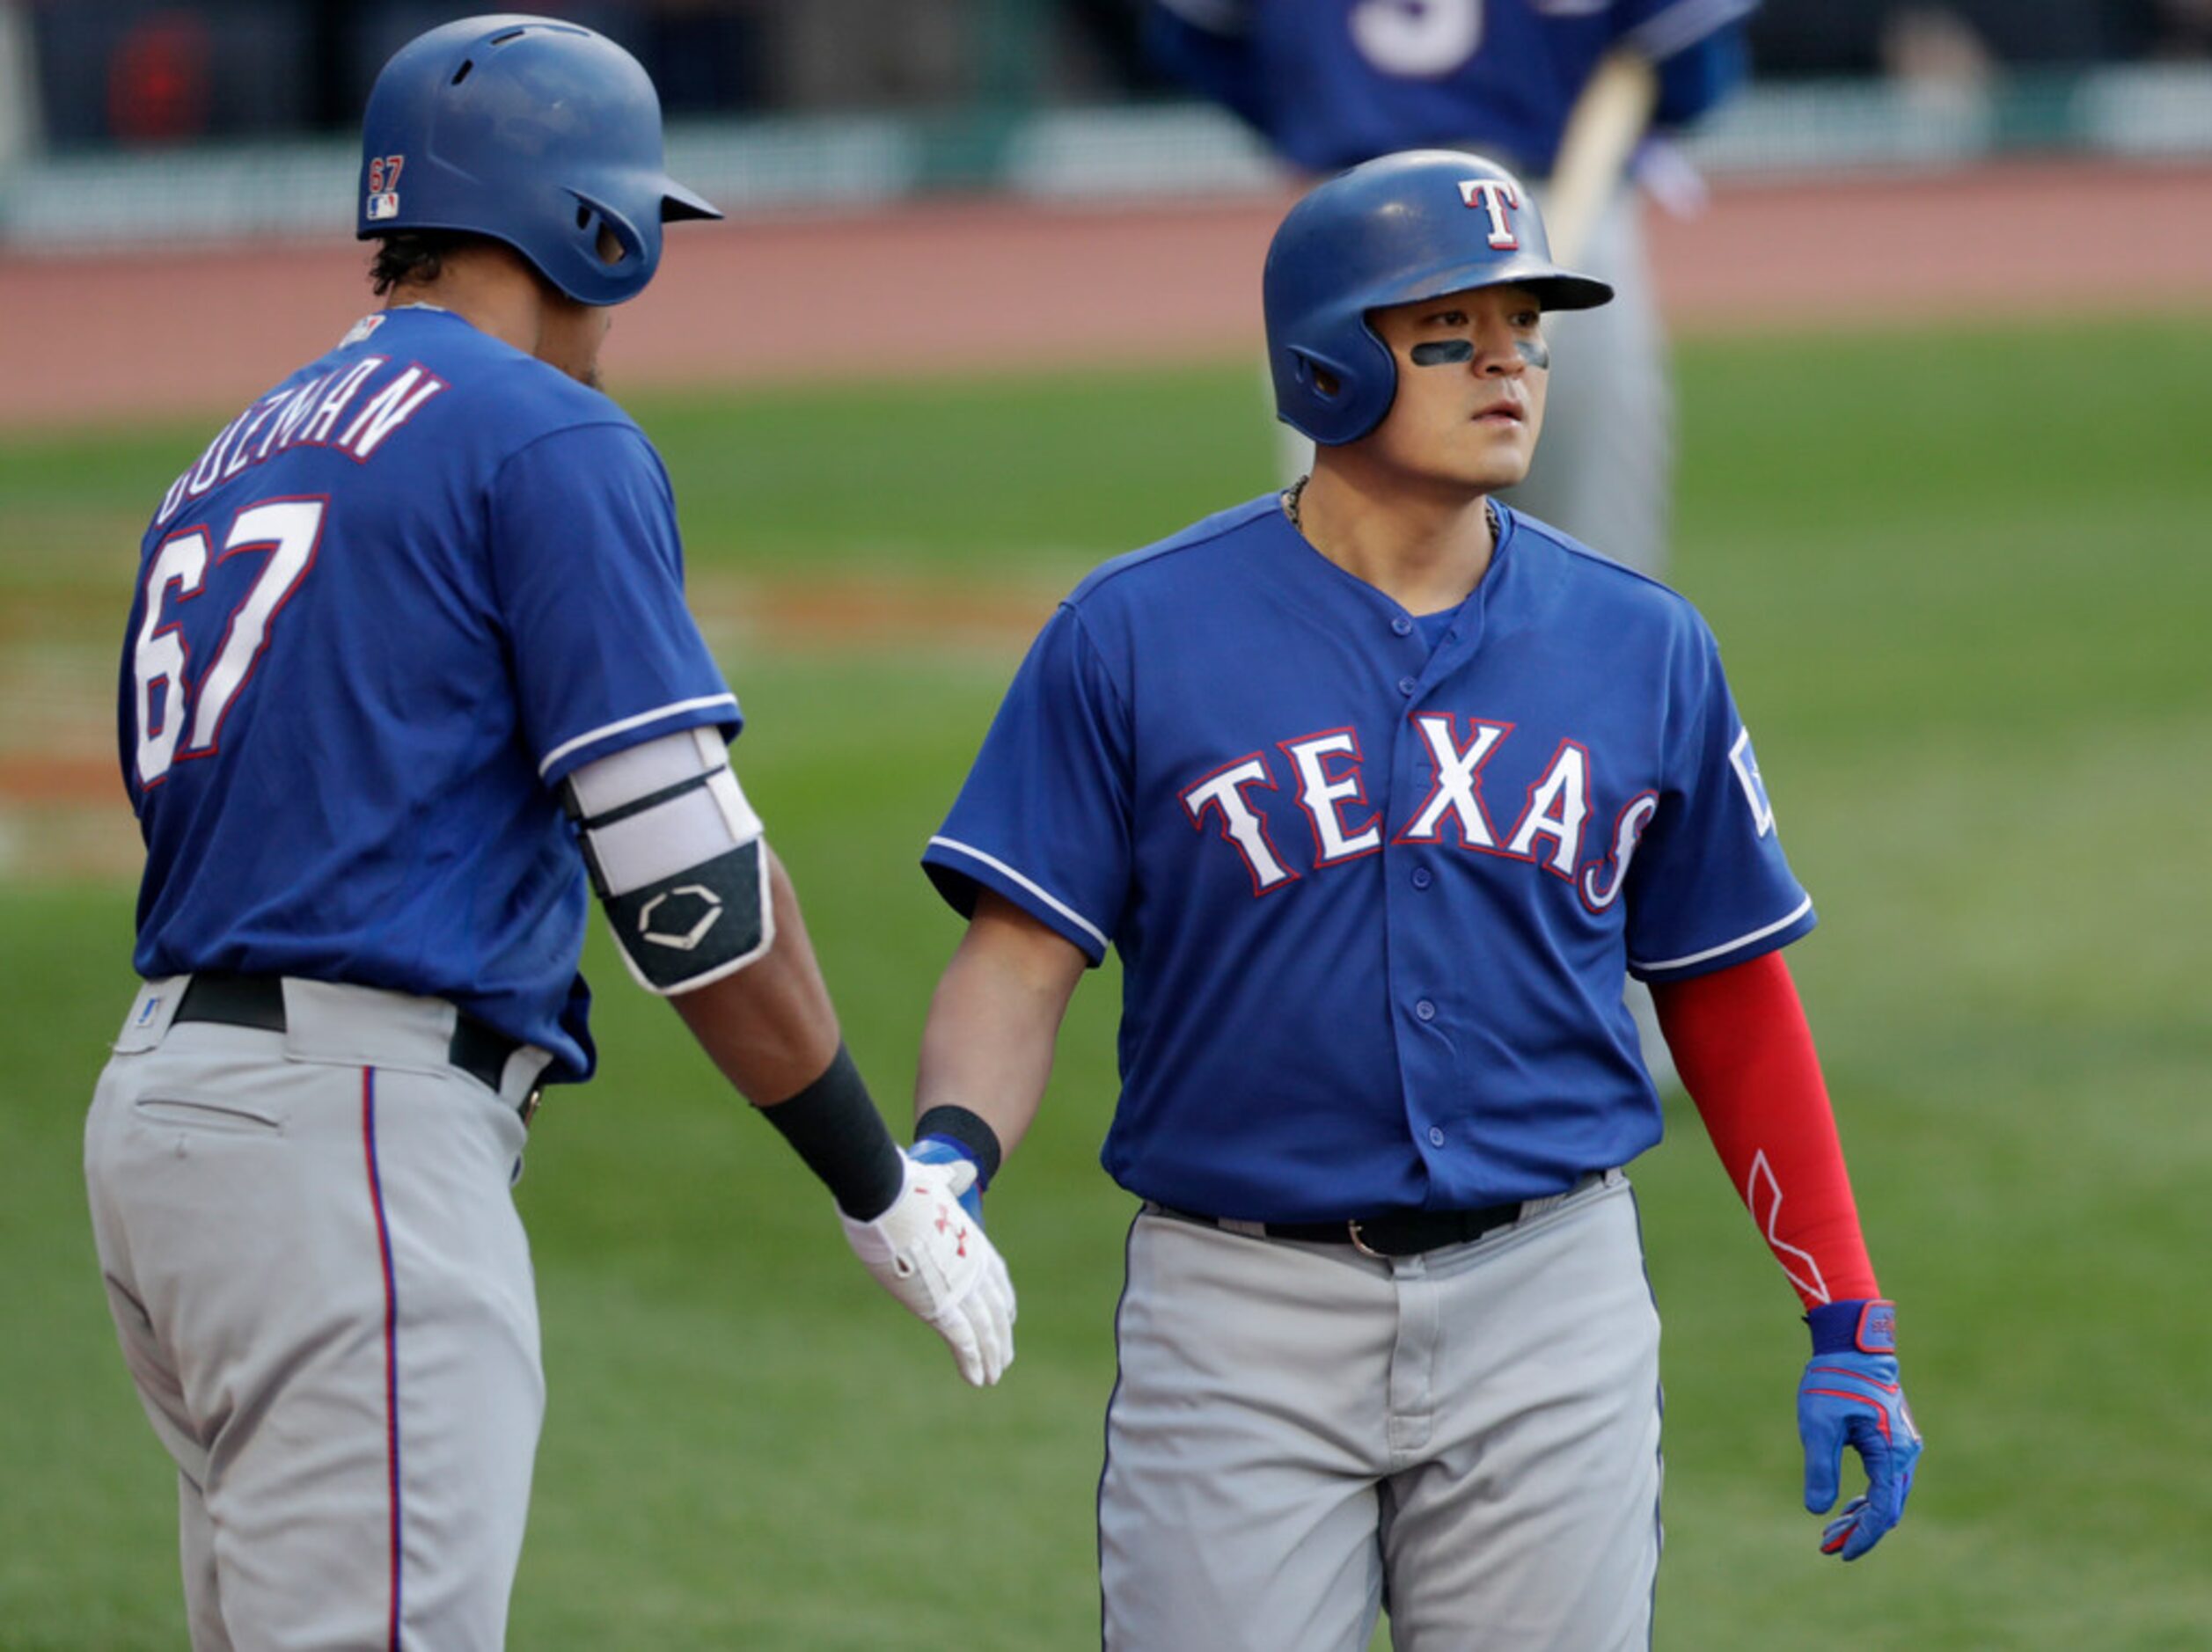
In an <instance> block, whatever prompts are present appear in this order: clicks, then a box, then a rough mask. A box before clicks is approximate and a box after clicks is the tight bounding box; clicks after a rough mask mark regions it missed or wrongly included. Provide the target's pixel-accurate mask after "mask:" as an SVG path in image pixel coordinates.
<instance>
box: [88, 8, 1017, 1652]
mask: <svg viewBox="0 0 2212 1652" xmlns="http://www.w3.org/2000/svg"><path fill="white" fill-rule="evenodd" d="M363 138H364V143H363V169H362V178H361V194H360V200H359V203H358V210H359V215H360V216H359V230H360V234H361V235H362V236H363V238H374V239H376V240H377V241H378V243H379V245H378V250H377V255H376V261H375V266H374V270H373V274H374V279H375V283H376V287H377V291H378V292H379V293H381V294H385V295H387V299H388V302H387V305H386V307H385V308H384V309H383V310H381V311H378V312H377V313H375V314H372V315H370V317H368V318H366V319H364V320H363V321H362V322H360V323H359V324H358V325H355V327H354V328H353V329H352V331H351V332H349V333H347V334H346V336H345V337H344V338H343V339H342V340H341V341H340V342H339V344H338V346H337V347H336V348H335V349H333V350H332V351H331V352H330V353H329V354H328V355H325V356H323V357H321V358H320V359H319V360H317V361H314V362H310V363H309V364H308V365H306V366H304V367H303V368H301V369H299V370H298V371H297V372H296V373H294V374H292V375H291V376H289V377H288V378H286V379H285V380H283V381H282V383H281V384H278V385H277V386H276V387H275V388H274V389H273V390H271V391H269V392H268V393H267V395H265V396H262V397H260V398H257V399H256V400H255V401H254V402H253V403H252V405H250V406H247V407H245V409H243V410H242V411H241V412H240V413H238V416H237V417H236V418H235V419H233V420H231V422H230V423H229V424H227V425H225V426H224V427H223V429H222V430H221V431H220V432H219V433H217V435H216V437H215V439H214V440H213V441H211V442H209V444H208V446H207V449H206V450H205V451H204V452H203V453H202V454H201V456H200V457H199V458H198V459H197V460H196V461H195V462H194V464H191V465H189V466H188V467H187V469H186V470H185V471H184V472H183V473H182V474H181V475H179V477H178V479H177V480H176V482H175V484H174V485H173V486H172V487H171V488H170V489H169V491H168V493H167V495H166V496H165V498H164V499H163V500H162V501H161V502H160V504H159V506H158V507H157V509H156V510H155V512H154V515H153V520H152V523H151V525H150V527H149V528H148V530H147V532H146V535H145V539H144V545H143V553H142V559H141V565H140V573H139V579H138V586H137V591H136V598H135V600H134V602H133V604H132V608H131V614H130V622H129V629H128V633H127V635H126V638H125V641H124V647H123V656H122V673H121V730H120V732H121V759H122V768H123V776H124V779H125V783H126V784H127V786H128V789H129V793H130V798H131V802H132V804H133V806H134V807H135V808H136V811H137V814H138V817H139V821H140V824H141V827H142V829H143V836H144V838H145V842H146V852H147V857H146V870H145V877H144V882H143V888H142V890H141V894H140V898H139V905H138V933H137V945H136V954H135V955H134V959H133V961H134V963H135V964H136V969H137V973H138V974H139V975H140V976H142V977H143V983H144V984H143V986H142V987H141V989H140V990H139V991H138V993H137V996H136V1000H135V1002H134V1003H133V1004H132V1005H131V1008H130V1011H129V1013H128V1016H127V1017H126V1018H125V1020H124V1023H123V1027H122V1030H121V1034H120V1035H119V1037H118V1038H117V1040H116V1042H115V1046H114V1056H113V1058H112V1059H111V1060H110V1061H109V1063H108V1064H107V1066H106V1071H105V1072H104V1073H103V1074H102V1076H101V1078H100V1080H99V1086H98V1089H97V1091H96V1093H95V1095H94V1098H93V1100H92V1109H91V1114H90V1117H89V1120H88V1123H87V1127H86V1137H85V1168H86V1177H87V1181H88V1185H89V1188H90V1194H91V1202H92V1223H93V1231H94V1236H95V1239H96V1243H97V1246H98V1251H99V1262H100V1268H101V1271H102V1274H103V1275H104V1276H105V1279H106V1286H107V1293H108V1300H109V1304H110V1305H111V1307H112V1309H113V1311H114V1320H115V1326H116V1329H117V1332H118V1334H119V1335H120V1337H121V1343H122V1349H123V1355H124V1358H125V1360H126V1362H127V1363H128V1366H129V1369H130V1371H131V1374H132V1376H133V1378H135V1379H136V1384H137V1386H138V1391H139V1394H140V1398H141V1399H142V1400H143V1402H144V1406H145V1409H146V1412H147V1414H148V1416H149V1417H150V1419H151V1421H152V1422H153V1426H154V1429H155V1432H156V1433H157V1435H158V1436H160V1438H161V1440H162V1442H163V1444H165V1445H166V1446H167V1448H168V1450H169V1451H170V1453H171V1455H172V1457H173V1458H175V1460H176V1464H177V1469H178V1502H179V1515H180V1524H181V1550H182V1560H183V1568H184V1582H185V1595H186V1602H187V1612H188V1615H189V1619H190V1624H191V1633H192V1641H193V1645H194V1647H195V1648H200V1652H209V1649H210V1648H231V1647H238V1648H249V1647H250V1648H275V1647H285V1648H311V1647H315V1648H339V1647H344V1648H364V1647H371V1646H374V1647H388V1648H392V1652H398V1648H400V1647H402V1646H406V1647H411V1648H412V1647H425V1648H428V1647H435V1648H439V1649H440V1652H447V1649H449V1648H462V1649H468V1652H474V1649H478V1648H496V1647H498V1646H500V1645H501V1644H502V1640H503V1637H504V1634H505V1625H506V1616H507V1606H508V1598H509V1590H510V1588H511V1585H512V1581H513V1577H514V1572H515V1568H516V1561H517V1558H518V1555H519V1553H520V1549H521V1545H522V1538H523V1529H524V1516H525V1512H526V1509H527V1505H528V1502H529V1494H530V1477H531V1460H532V1457H533V1454H534V1452H535V1449H536V1444H537V1438H538V1425H539V1420H540V1417H541V1415H542V1413H543V1408H544V1383H543V1378H542V1375H541V1371H540V1365H539V1349H538V1319H537V1309H536V1305H535V1301H534V1291H533V1286H532V1281H531V1263H530V1256H529V1252H528V1249H527V1246H526V1242H525V1239H524V1233H523V1231H522V1228H521V1226H520V1224H519V1223H518V1221H517V1219H516V1211H515V1208H514V1204H513V1201H512V1198H511V1196H510V1194H509V1188H510V1185H511V1182H512V1180H513V1178H514V1177H515V1176H516V1174H518V1173H519V1172H520V1168H521V1159H520V1155H521V1153H522V1151H523V1146H524V1130H525V1128H526V1126H527V1125H528V1124H529V1122H530V1119H531V1112H532V1109H533V1107H534V1106H535V1101H536V1098H537V1095H538V1086H539V1085H540V1084H541V1083H543V1082H546V1081H548V1080H550V1081H555V1082H568V1083H575V1082H580V1081H582V1079H584V1078H588V1077H589V1076H590V1073H591V1071H592V1068H593V1064H594V1056H593V1047H592V1042H591V1038H590V1031H589V1028H588V1025H587V1019H586V1018H587V1011H588V1008H589V1005H590V993H589V992H588V990H586V988H585V985H584V983H583V982H582V979H581V978H580V977H579V976H578V975H577V973H576V964H577V958H578V955H579V952H580V950H581V947H582V939H583V930H584V922H585V917H586V910H587V905H588V901H589V898H590V892H593V891H596V893H597V896H598V898H599V900H600V902H601V903H602V904H604V907H605V910H606V912H607V915H608V918H609V920H610V922H611V924H612V928H613V932H614V934H615V938H616V939H617V941H618V942H619V944H620V947H621V948H622V951H623V954H624V957H625V959H626V962H627V964H628V967H629V970H630V973H631V974H632V975H634V976H635V977H636V979H637V981H638V983H640V984H641V986H643V987H644V988H645V989H646V990H648V991H650V992H654V993H658V994H663V995H666V996H667V997H668V998H669V999H670V1003H671V1004H672V1005H674V1006H675V1008H676V1011H677V1012H678V1014H679V1015H680V1016H681V1017H682V1019H683V1020H684V1021H685V1024H686V1025H687V1026H688V1027H689V1028H690V1029H691V1031H692V1034H693V1035H694V1036H695V1037H696V1038H697V1039H698V1041H699V1043H700V1044H701V1045H702V1046H703V1047H704V1048H705V1049H706V1050H707V1053H708V1054H709V1055H710V1056H712V1057H713V1059H714V1062H715V1063H716V1064H717V1065H718V1066H719V1067H720V1068H721V1071H723V1072H724V1073H725V1074H727V1075H728V1077H729V1079H730V1080H731V1082H732V1083H733V1084H734V1085H736V1087H737V1088H738V1089H739V1090H740V1091H742V1092H743V1093H744V1094H745V1095H746V1096H748V1097H750V1098H751V1100H753V1101H754V1102H755V1103H757V1104H759V1105H760V1106H761V1107H762V1110H763V1111H764V1112H765V1115H766V1116H767V1117H768V1118H769V1120H770V1121H771V1122H773V1123H774V1124H775V1125H776V1126H777V1127H778V1128H779V1129H780V1130H781V1131H782V1132H783V1133H784V1134H785V1135H786V1136H787V1137H788V1138H789V1139H790V1141H791V1143H792V1144H793V1145H794V1146H795V1148H796V1149H797V1151H798V1152H799V1153H800V1155H801V1157H802V1159H804V1160H805V1162H806V1163H807V1164H808V1165H809V1166H811V1167H812V1168H813V1169H814V1170H815V1171H816V1172H817V1173H818V1174H819V1175H820V1176H821V1178H822V1179H823V1181H824V1182H825V1183H827V1184H828V1186H829V1188H831V1192H832V1193H833V1194H834V1195H835V1198H836V1202H837V1204H838V1207H839V1212H840V1215H841V1217H842V1220H843V1224H844V1226H845V1229H846V1234H847V1236H848V1238H849V1239H850V1240H851V1242H852V1244H853V1248H854V1250H855V1251H856V1252H857V1253H858V1254H860V1256H861V1260H862V1261H864V1262H865V1263H866V1264H867V1266H868V1268H869V1269H870V1271H871V1272H873V1273H874V1274H875V1276H876V1277H877V1278H878V1279H879V1280H881V1281H882V1282H883V1283H884V1285H885V1286H886V1287H887V1288H889V1289H890V1290H891V1291H892V1293H893V1294H894V1295H895V1296H896V1297H897V1298H898V1299H899V1300H900V1301H901V1302H902V1303H904V1304H905V1305H906V1306H907V1307H909V1308H911V1309H912V1311H913V1312H915V1313H916V1314H918V1315H919V1316H920V1317H922V1318H923V1319H926V1320H927V1321H928V1322H929V1323H930V1324H931V1325H932V1326H933V1327H934V1328H935V1329H936V1330H937V1331H938V1332H939V1333H940V1334H941V1335H942V1336H943V1337H944V1339H945V1341H947V1343H948V1344H949V1345H950V1347H951V1349H952V1350H953V1352H954V1355H955V1356H956V1360H957V1363H958V1365H959V1368H960V1371H961V1372H962V1374H963V1376H964V1377H965V1378H967V1379H968V1380H969V1381H970V1382H971V1383H978V1384H981V1383H990V1382H995V1381H996V1380H997V1379H998V1378H999V1375H1000V1372H1001V1371H1003V1370H1004V1368H1005V1366H1006V1364H1007V1361H1008V1360H1009V1359H1011V1357H1012V1355H1013V1343H1012V1334H1011V1320H1012V1318H1013V1311H1014V1304H1013V1297H1012V1293H1011V1290H1010V1289H1009V1288H1008V1286H1007V1279H1006V1274H1005V1269H1004V1267H1003V1265H1002V1264H1001V1262H1000V1260H999V1258H998V1256H997V1255H996V1254H995V1252H994V1251H993V1250H992V1246H991V1244H990V1242H989V1240H988V1239H985V1237H984V1235H983V1234H982V1232H980V1230H979V1229H978V1227H977V1226H976V1224H974V1223H973V1222H972V1221H970V1220H968V1219H966V1218H965V1217H964V1216H963V1212H962V1211H961V1210H959V1208H958V1205H957V1199H958V1195H959V1194H960V1193H961V1192H962V1191H963V1187H964V1181H963V1178H964V1177H965V1175H966V1174H967V1171H966V1167H965V1166H964V1165H963V1166H956V1167H952V1168H947V1167H943V1166H934V1167H933V1166H926V1165H923V1164H920V1163H918V1162H916V1161H915V1160H913V1159H909V1158H908V1157H907V1156H906V1155H905V1153H904V1152H903V1151H901V1150H900V1149H899V1148H898V1147H897V1145H896V1144H894V1142H893V1141H892V1139H891V1137H890V1135H889V1133H888V1132H887V1131H886V1129H885V1128H884V1126H883V1121H882V1119H881V1117H880V1116H879V1115H878V1114H877V1113H876V1111H875V1106H874V1104H873V1102H872V1101H871V1100H870V1099H869V1096H868V1091H867V1088H866V1087H865V1085H863V1084H862V1082H861V1078H860V1076H859V1074H858V1073H857V1071H855V1070H854V1067H853V1062H852V1060H851V1058H850V1057H849V1056H847V1055H846V1051H845V1049H844V1046H843V1045H842V1043H841V1042H839V1034H838V1024H837V1020H836V1017H835V1014H834V1012H833V1011H832V1009H831V1004H830V999H829V997H828V994H827V991H826V990H825V989H824V984H823V981H822V977H821V976H820V973H819V972H818V970H817V968H816V964H815V961H814V957H813V954H812V952H811V949H810V947H809V942H808V939H807V933H806V929H805V926H804V925H803V923H802V920H801V917H800V912H799V907H798V903H797V901H796V897H795V895H794V893H793V890H792V886H791V883H790V881H789V880H788V878H787V877H786V875H785V874H784V873H783V871H782V870H781V868H780V865H779V863H778V862H777V859H776V858H775V856H774V854H773V852H771V850H770V848H769V846H768V844H767V842H766V840H765V837H764V836H763V832H762V826H761V822H760V820H759V818H758V815H755V813H754V812H753V808H752V806H751V803H750V802H749V801H748V800H747V799H746V796H745V793H744V792H743V788H742V787H741V786H739V784H738V781H737V778H736V775H735V774H734V773H733V772H732V771H731V769H730V767H729V759H728V754H727V751H726V749H725V748H726V746H727V744H728V742H729V739H730V738H731V737H732V736H734V735H736V732H737V729H738V727H739V725H740V719H739V714H738V709H737V703H736V699H735V698H733V697H732V696H731V694H730V691H729V688H728V687H727V686H726V685H725V684H724V683H723V681H722V679H721V674H720V673H719V671H718V670H717V669H716V667H715V664H714V660H713V659H712V658H711V657H710V655H709V654H708V653H707V648H706V647H705V645H704V643H703V642H702V641H701V640H700V637H699V632H698V629H697V627H696V626H695V625H694V624H693V622H692V618H691V617H690V615H689V613H688V612H687V610H685V605H684V600H683V592H682V582H681V581H682V569H681V552H680V549H679V545H678V536H677V530H676V522H675V515H674V508H673V504H672V501H671V500H670V491H669V484H668V479H667V477H666V475H665V473H664V472H663V470H662V467H661V464H660V461H659V459H658V457H656V454H655V452H654V450H653V449H652V447H651V445H650V444H649V443H648V442H647V441H646V439H645V437H644V435H643V434H642V433H641V431H640V430H639V428H638V427H637V426H636V425H635V424H634V422H632V420H630V419H629V418H628V417H627V416H626V415H625V414H624V413H622V411H621V410H620V409H619V408H618V407H617V406H615V405H614V404H613V403H612V401H610V400H608V399H607V398H605V397H604V396H603V395H601V394H600V393H599V392H598V391H597V389H596V388H593V387H592V385H593V382H594V380H595V378H596V363H597V355H598V350H599V346H600V342H601V340H602V339H603V338H604V334H605V332H606V327H607V322H608V317H609V313H610V307H611V306H612V305H614V304H617V303H621V302H623V301H625V300H626V299H629V298H632V297H634V296H636V295H637V294H638V293H640V292H641V291H642V290H643V289H644V288H645V286H646V284H647V283H648V281H651V280H652V278H653V274H654V272H655V270H656V267H657V266H658V264H659V262H660V257H661V238H662V226H663V222H664V221H668V220H675V219H685V218H712V217H717V216H720V215H719V214H718V213H717V212H716V211H715V210H714V208H713V207H712V206H710V205H709V204H708V203H707V201H704V200H702V199H701V198H700V197H699V196H698V195H697V194H693V193H692V192H691V191H690V190H688V189H686V188H685V187H684V186H682V185H680V184H678V183H677V182H675V181H674V180H673V179H670V178H669V177H668V176H667V175H666V173H665V172H664V171H663V160H662V143H661V121H660V110H659V105H658V102H657V100H656V97H655V94H654V90H653V87H652V84H651V83H650V81H649V80H648V78H647V77H646V75H645V72H644V70H643V69H641V68H640V67H639V66H638V64H637V63H636V62H635V61H634V60H633V59H632V58H631V57H630V56H629V55H627V54H626V53H625V52H623V51H622V50H621V49H620V48H618V47H617V46H615V45H614V44H612V42H610V41H608V40H604V39H603V38H601V37H600V36H599V35H597V34H595V33H590V32H589V31H588V30H585V29H582V28H578V27H575V26H572V25H569V24H566V23H561V22H557V21H553V20H548V19H546V18H531V17H504V16H502V17H484V18H467V19H465V20H462V21H460V22H456V23H451V24H448V25H446V26H443V27H440V28H436V29H434V30H432V31H430V32H429V33H427V34H424V35H422V36H421V37H420V38H419V39H417V40H414V41H413V42H412V43H411V44H409V45H408V46H407V47H406V48H403V49H402V50H401V51H400V52H399V54H398V55H396V56H394V57H393V58H392V61H391V62H390V63H389V64H388V65H387V66H386V67H385V69H384V71H383V73H382V75H381V76H380V77H379V78H378V79H377V83H376V86H375V88H374V90H373V91H372V92H371V94H370V100H369V106H368V111H367V115H366V119H365V122H364V128H363Z"/></svg>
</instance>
